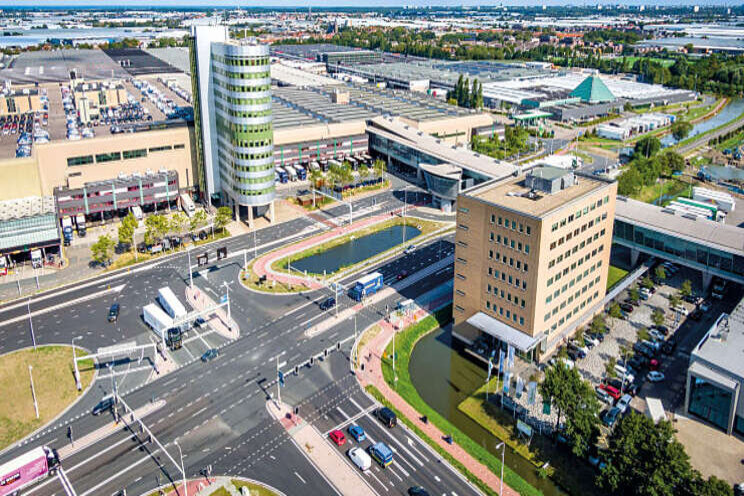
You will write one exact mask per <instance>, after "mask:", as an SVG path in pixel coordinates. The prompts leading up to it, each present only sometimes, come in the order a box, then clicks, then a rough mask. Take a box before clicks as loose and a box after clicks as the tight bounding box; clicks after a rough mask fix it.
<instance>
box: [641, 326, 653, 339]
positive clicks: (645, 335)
mask: <svg viewBox="0 0 744 496" xmlns="http://www.w3.org/2000/svg"><path fill="white" fill-rule="evenodd" d="M650 338H651V335H650V334H649V333H648V329H646V328H645V327H641V328H640V329H638V340H639V341H648V340H649V339H650Z"/></svg>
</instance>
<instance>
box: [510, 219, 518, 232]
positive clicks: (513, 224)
mask: <svg viewBox="0 0 744 496" xmlns="http://www.w3.org/2000/svg"><path fill="white" fill-rule="evenodd" d="M511 228H512V229H513V230H516V229H517V221H516V220H513V221H512V225H511Z"/></svg>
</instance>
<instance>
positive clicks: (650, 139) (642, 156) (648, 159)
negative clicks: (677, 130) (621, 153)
mask: <svg viewBox="0 0 744 496" xmlns="http://www.w3.org/2000/svg"><path fill="white" fill-rule="evenodd" d="M684 169H685V159H684V157H682V155H680V154H679V153H677V152H675V151H674V150H671V149H667V150H664V151H663V152H661V142H660V141H659V139H658V138H656V137H655V136H646V137H643V138H641V139H640V140H638V141H637V142H636V144H635V148H634V150H633V160H631V161H630V162H629V164H628V168H627V169H626V170H625V172H623V173H622V174H621V175H620V177H619V178H618V181H617V192H618V193H619V194H621V195H624V196H633V195H636V194H637V193H638V192H640V190H641V189H642V188H643V187H644V186H651V185H653V184H654V183H655V182H656V181H657V180H658V179H659V178H660V177H664V176H667V177H668V176H670V175H671V174H672V173H674V172H682V171H684Z"/></svg>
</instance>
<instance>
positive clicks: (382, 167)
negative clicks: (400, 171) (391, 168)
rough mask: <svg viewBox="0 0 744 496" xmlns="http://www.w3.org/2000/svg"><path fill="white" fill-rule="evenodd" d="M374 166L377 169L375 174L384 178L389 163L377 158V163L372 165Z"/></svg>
mask: <svg viewBox="0 0 744 496" xmlns="http://www.w3.org/2000/svg"><path fill="white" fill-rule="evenodd" d="M372 167H373V168H374V170H375V175H377V177H379V178H380V179H383V178H384V177H385V171H386V170H387V164H386V163H385V161H384V160H381V159H379V158H378V159H377V160H375V163H374V164H373V165H372Z"/></svg>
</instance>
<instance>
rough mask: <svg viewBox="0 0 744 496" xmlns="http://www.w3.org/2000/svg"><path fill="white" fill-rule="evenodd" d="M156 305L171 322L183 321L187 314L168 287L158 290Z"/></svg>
mask: <svg viewBox="0 0 744 496" xmlns="http://www.w3.org/2000/svg"><path fill="white" fill-rule="evenodd" d="M158 303H160V306H161V307H163V310H165V313H167V314H168V315H169V316H170V317H171V318H172V319H173V320H179V319H183V318H185V317H186V315H187V314H188V312H187V311H186V307H184V306H183V304H182V303H181V301H180V300H179V299H178V297H177V296H176V294H175V293H174V292H173V290H172V289H171V288H170V287H168V286H165V287H163V288H160V289H158Z"/></svg>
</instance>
